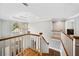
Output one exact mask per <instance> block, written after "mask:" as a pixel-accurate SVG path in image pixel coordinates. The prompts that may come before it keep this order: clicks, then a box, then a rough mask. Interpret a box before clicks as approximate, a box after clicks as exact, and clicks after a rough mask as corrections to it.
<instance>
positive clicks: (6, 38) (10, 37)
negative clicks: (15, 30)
mask: <svg viewBox="0 0 79 59" xmlns="http://www.w3.org/2000/svg"><path fill="white" fill-rule="evenodd" d="M25 35H33V36H40V35H37V34H21V35H16V36H9V37H5V38H0V41H4V40H8V39H12V38H17V37H21V36H25Z"/></svg>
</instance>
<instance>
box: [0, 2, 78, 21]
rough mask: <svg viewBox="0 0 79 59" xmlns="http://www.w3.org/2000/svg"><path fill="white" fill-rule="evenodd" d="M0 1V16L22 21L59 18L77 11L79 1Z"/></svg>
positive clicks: (64, 17) (67, 16) (72, 14)
mask: <svg viewBox="0 0 79 59" xmlns="http://www.w3.org/2000/svg"><path fill="white" fill-rule="evenodd" d="M28 5H29V6H24V5H23V4H21V3H0V18H3V19H8V20H17V21H23V22H35V21H42V20H44V21H45V20H51V19H52V20H54V19H55V20H61V19H67V18H70V17H72V16H74V15H76V14H78V13H79V3H28Z"/></svg>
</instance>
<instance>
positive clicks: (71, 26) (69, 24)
mask: <svg viewBox="0 0 79 59" xmlns="http://www.w3.org/2000/svg"><path fill="white" fill-rule="evenodd" d="M67 29H74V19H72V20H68V21H66V22H65V32H66V33H67Z"/></svg>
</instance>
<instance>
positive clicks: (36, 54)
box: [17, 48, 60, 56]
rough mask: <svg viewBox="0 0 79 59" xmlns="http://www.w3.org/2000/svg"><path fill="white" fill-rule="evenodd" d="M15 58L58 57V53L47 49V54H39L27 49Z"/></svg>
mask: <svg viewBox="0 0 79 59" xmlns="http://www.w3.org/2000/svg"><path fill="white" fill-rule="evenodd" d="M17 56H60V52H58V51H55V50H53V49H49V53H39V52H36V51H35V50H33V49H30V48H29V49H26V50H24V52H23V54H18V55H17Z"/></svg>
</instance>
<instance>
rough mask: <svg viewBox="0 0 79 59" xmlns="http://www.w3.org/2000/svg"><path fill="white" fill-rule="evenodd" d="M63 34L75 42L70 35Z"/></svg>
mask: <svg viewBox="0 0 79 59" xmlns="http://www.w3.org/2000/svg"><path fill="white" fill-rule="evenodd" d="M62 33H64V34H65V35H66V36H67V37H68V38H70V39H71V40H73V38H72V37H71V36H70V35H67V34H66V33H65V32H62Z"/></svg>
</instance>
